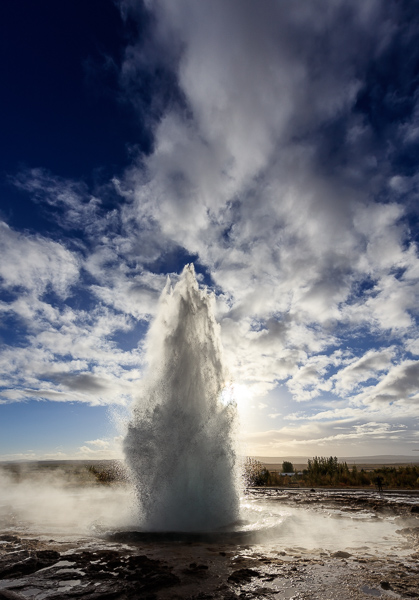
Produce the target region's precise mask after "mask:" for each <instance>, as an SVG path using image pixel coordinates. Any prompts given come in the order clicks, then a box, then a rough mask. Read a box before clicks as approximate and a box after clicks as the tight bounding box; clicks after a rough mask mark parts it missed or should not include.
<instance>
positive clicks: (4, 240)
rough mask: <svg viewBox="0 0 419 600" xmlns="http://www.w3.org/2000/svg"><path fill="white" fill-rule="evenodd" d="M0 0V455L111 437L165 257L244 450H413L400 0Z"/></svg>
mask: <svg viewBox="0 0 419 600" xmlns="http://www.w3.org/2000/svg"><path fill="white" fill-rule="evenodd" d="M416 8H417V7H416V6H415V3H412V2H407V1H399V2H396V1H395V0H393V1H392V0H390V1H384V0H381V1H378V0H366V1H365V2H362V3H354V2H352V1H350V0H337V1H336V2H329V1H326V0H312V1H311V2H293V3H291V2H278V1H273V0H272V1H271V0H266V1H264V2H263V3H262V4H261V3H259V2H256V0H231V1H229V2H225V1H222V0H211V1H203V2H194V1H193V0H170V2H169V1H167V0H166V1H161V0H153V1H152V0H148V1H144V2H141V1H137V0H135V1H134V0H121V1H120V2H111V1H110V0H109V1H108V0H90V1H89V2H84V1H82V0H61V1H60V2H56V1H54V0H40V1H39V2H36V3H35V2H31V1H29V0H20V1H19V2H13V3H5V2H3V3H1V4H0V29H1V31H0V40H1V41H0V43H1V59H0V70H1V79H2V94H1V95H0V129H1V132H2V134H1V144H0V159H1V162H0V164H1V171H0V221H1V223H0V245H1V249H0V251H1V254H0V255H1V261H0V284H1V288H0V311H1V322H0V325H1V329H0V343H1V347H0V361H1V373H2V382H1V388H0V457H1V459H3V460H12V459H19V458H53V457H56V458H86V457H88V458H95V457H96V458H103V457H112V456H118V455H119V453H120V450H119V446H120V439H121V436H122V435H123V430H124V420H125V419H126V416H127V414H129V406H130V404H131V402H132V400H133V399H134V398H135V397H136V390H138V386H139V383H140V381H141V376H142V371H143V367H144V336H145V334H146V332H147V329H148V326H149V323H150V321H151V319H152V318H153V315H154V314H155V310H156V302H157V300H158V297H159V294H160V292H161V290H162V289H163V287H164V284H165V281H166V277H167V275H169V276H170V277H171V278H172V280H173V281H174V282H175V281H176V280H177V277H178V275H179V273H180V272H181V270H182V268H183V266H184V265H185V264H186V263H188V262H193V263H194V264H195V268H196V271H197V273H198V277H199V280H200V282H201V284H202V285H204V284H205V285H208V286H209V288H210V289H211V290H212V291H214V292H215V294H216V297H217V301H216V311H217V314H216V317H217V320H218V321H219V323H220V325H221V332H222V341H223V346H224V351H225V358H226V361H227V363H228V365H229V369H230V372H231V375H232V379H233V380H234V382H235V383H234V385H235V388H236V395H237V401H238V406H239V412H240V421H241V439H242V442H243V444H244V446H243V447H244V448H245V449H246V451H247V452H248V453H249V454H253V455H259V456H287V455H288V456H308V457H310V456H313V455H325V454H327V455H329V454H336V455H338V456H357V455H358V456H359V455H371V454H407V455H409V456H412V460H415V459H416V458H417V456H418V455H417V454H415V452H418V451H419V432H418V419H419V410H418V403H419V341H418V314H417V313H418V308H417V307H418V294H419V283H418V282H419V257H418V248H417V242H418V233H419V228H418V216H419V215H418V206H419V204H418V182H419V175H418V166H417V164H418V156H419V152H418V150H419V86H418V83H419V45H418V43H417V39H418V34H419V12H418V11H417V10H415V9H416Z"/></svg>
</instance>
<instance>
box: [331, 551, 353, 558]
mask: <svg viewBox="0 0 419 600" xmlns="http://www.w3.org/2000/svg"><path fill="white" fill-rule="evenodd" d="M332 556H333V558H349V557H350V556H352V554H349V552H344V551H343V550H338V551H337V552H334V553H333V554H332Z"/></svg>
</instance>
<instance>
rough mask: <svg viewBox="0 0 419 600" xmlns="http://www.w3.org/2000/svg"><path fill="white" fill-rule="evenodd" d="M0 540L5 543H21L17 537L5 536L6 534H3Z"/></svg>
mask: <svg viewBox="0 0 419 600" xmlns="http://www.w3.org/2000/svg"><path fill="white" fill-rule="evenodd" d="M0 539H1V540H2V541H3V542H14V543H19V542H20V538H19V537H17V535H5V534H3V535H2V536H1V538H0Z"/></svg>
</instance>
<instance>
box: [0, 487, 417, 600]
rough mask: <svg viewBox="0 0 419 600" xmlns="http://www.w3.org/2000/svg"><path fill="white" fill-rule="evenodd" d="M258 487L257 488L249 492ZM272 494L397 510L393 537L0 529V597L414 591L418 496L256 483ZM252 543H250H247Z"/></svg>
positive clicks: (351, 595)
mask: <svg viewBox="0 0 419 600" xmlns="http://www.w3.org/2000/svg"><path fill="white" fill-rule="evenodd" d="M255 493H258V492H255ZM263 494H264V496H268V497H269V496H270V497H271V499H272V501H274V502H284V503H290V502H291V501H292V502H293V504H302V505H310V506H312V505H318V506H321V507H322V509H323V510H324V509H327V508H336V507H339V509H340V510H344V511H345V510H346V511H349V512H350V511H357V510H362V509H363V507H365V505H368V508H369V510H372V511H373V512H374V513H375V514H377V515H380V517H381V516H382V515H383V514H389V515H392V516H393V517H394V515H396V518H397V523H398V525H399V526H400V529H399V530H398V531H399V533H398V536H399V540H400V541H399V543H398V545H397V548H396V549H393V550H391V551H389V552H387V553H385V554H383V553H382V552H377V551H376V550H375V549H374V548H371V547H364V548H362V547H360V548H357V549H356V550H353V549H351V550H349V549H347V548H345V547H344V546H342V548H341V549H340V550H339V549H338V550H336V549H335V550H334V551H328V550H322V549H305V548H303V547H282V546H281V544H280V540H278V541H277V543H276V544H269V545H264V544H263V543H260V540H259V542H258V543H252V542H251V541H250V540H249V539H247V540H246V539H244V538H243V539H230V540H229V539H227V538H225V539H223V538H219V539H215V538H214V537H211V536H208V537H207V538H205V536H201V537H199V536H193V535H192V536H189V537H184V538H182V539H180V538H176V536H172V537H171V538H170V537H168V536H166V537H165V536H164V535H162V536H156V537H154V538H153V539H152V538H147V537H146V536H135V535H132V534H123V533H122V534H119V535H118V534H114V535H113V536H108V537H107V538H106V539H103V538H97V537H86V538H82V539H80V537H76V536H74V538H72V537H71V536H67V537H61V538H58V537H57V538H56V539H53V538H49V539H47V538H46V537H45V536H44V535H39V536H37V535H32V534H31V535H22V534H21V533H17V532H13V531H12V530H11V528H10V527H9V528H8V531H7V532H4V533H3V534H2V533H1V532H0V599H4V598H9V599H12V598H15V599H18V598H31V599H35V600H43V599H48V600H67V599H70V598H71V599H76V598H81V599H86V600H93V599H95V600H96V599H98V600H99V599H101V600H102V599H103V600H106V599H113V598H115V599H120V600H125V599H126V600H128V599H132V600H134V599H147V600H160V599H161V600H165V599H189V600H192V599H198V598H199V599H214V600H215V599H229V600H231V599H235V598H241V599H253V598H266V599H273V598H278V599H281V600H282V599H295V600H297V599H298V600H309V599H310V600H320V599H321V600H347V599H348V600H349V599H361V598H363V599H365V598H371V597H381V598H419V503H418V498H417V496H416V497H414V496H412V497H409V496H406V497H400V496H395V495H393V496H391V497H390V495H388V496H385V497H376V496H371V495H370V496H368V495H359V494H356V493H354V494H353V495H352V496H351V495H350V494H349V495H348V494H341V493H338V492H336V493H331V492H320V491H318V492H315V493H307V492H298V493H296V492H294V491H293V492H289V493H286V492H285V493H284V492H282V491H281V492H276V491H271V492H266V491H264V492H263ZM249 542H250V543H249Z"/></svg>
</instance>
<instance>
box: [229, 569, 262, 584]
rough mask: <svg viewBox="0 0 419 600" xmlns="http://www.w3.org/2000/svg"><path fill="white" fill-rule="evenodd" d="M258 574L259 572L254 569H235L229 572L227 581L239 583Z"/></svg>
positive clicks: (246, 581) (247, 581) (245, 581)
mask: <svg viewBox="0 0 419 600" xmlns="http://www.w3.org/2000/svg"><path fill="white" fill-rule="evenodd" d="M260 576H261V575H260V573H259V572H258V571H255V570H254V569H238V570H237V571H233V573H231V575H230V577H229V578H228V581H229V582H230V583H236V584H239V585H240V584H241V583H249V581H251V580H252V578H253V577H260Z"/></svg>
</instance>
